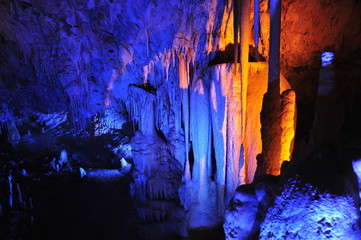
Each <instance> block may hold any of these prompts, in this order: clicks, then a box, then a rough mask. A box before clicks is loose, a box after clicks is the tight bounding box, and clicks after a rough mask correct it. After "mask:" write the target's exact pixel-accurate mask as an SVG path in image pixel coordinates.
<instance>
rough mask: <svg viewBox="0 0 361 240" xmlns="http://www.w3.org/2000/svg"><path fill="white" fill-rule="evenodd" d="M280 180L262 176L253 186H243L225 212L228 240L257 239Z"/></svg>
mask: <svg viewBox="0 0 361 240" xmlns="http://www.w3.org/2000/svg"><path fill="white" fill-rule="evenodd" d="M277 181H278V178H277V177H274V176H271V175H269V176H262V178H256V179H255V180H254V182H253V183H252V184H246V185H241V186H239V187H238V188H237V189H236V192H235V194H234V197H233V198H232V200H231V202H230V203H229V205H228V207H227V210H226V212H225V220H224V224H223V228H224V232H225V235H226V239H255V238H257V234H258V231H259V229H260V224H261V223H262V221H263V218H264V217H265V215H266V212H267V209H268V205H269V204H270V202H271V197H272V191H273V189H274V188H275V186H276V184H277Z"/></svg>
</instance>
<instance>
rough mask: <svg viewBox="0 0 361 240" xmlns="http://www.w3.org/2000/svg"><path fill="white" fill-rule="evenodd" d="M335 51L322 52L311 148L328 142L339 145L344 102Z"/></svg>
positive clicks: (332, 145)
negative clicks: (334, 59) (334, 60)
mask: <svg viewBox="0 0 361 240" xmlns="http://www.w3.org/2000/svg"><path fill="white" fill-rule="evenodd" d="M333 57H334V55H333V53H332V52H324V53H323V54H322V67H321V69H320V72H319V83H318V89H317V94H318V95H317V101H316V106H315V120H314V122H313V129H312V133H311V150H313V149H315V148H317V147H319V146H321V145H323V144H328V145H329V146H331V147H334V146H337V145H338V143H339V141H340V137H341V136H340V134H341V127H342V124H343V114H344V113H343V103H342V102H341V101H340V100H339V94H338V90H337V87H336V86H337V82H336V76H335V68H334V64H333Z"/></svg>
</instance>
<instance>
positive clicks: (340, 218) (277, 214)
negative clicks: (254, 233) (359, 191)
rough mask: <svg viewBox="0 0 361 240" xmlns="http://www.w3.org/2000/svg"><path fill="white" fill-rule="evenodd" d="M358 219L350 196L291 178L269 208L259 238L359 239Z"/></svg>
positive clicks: (357, 212)
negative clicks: (324, 190) (329, 191)
mask: <svg viewBox="0 0 361 240" xmlns="http://www.w3.org/2000/svg"><path fill="white" fill-rule="evenodd" d="M358 219H359V211H358V208H357V207H356V206H355V203H354V201H353V199H352V197H351V196H350V195H345V196H342V195H338V194H332V193H328V192H323V191H320V190H319V189H318V188H317V187H315V186H313V185H311V184H307V183H304V182H303V181H302V180H300V179H298V178H296V179H292V178H291V179H290V180H289V182H288V183H287V184H286V185H285V186H284V190H283V191H282V193H281V194H279V195H277V196H276V198H275V200H274V205H273V206H272V207H270V208H269V210H268V212H267V215H266V218H265V219H264V222H263V223H262V224H261V233H260V239H360V234H361V230H360V227H359V225H358Z"/></svg>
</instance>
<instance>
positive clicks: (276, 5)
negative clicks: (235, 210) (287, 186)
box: [257, 0, 282, 175]
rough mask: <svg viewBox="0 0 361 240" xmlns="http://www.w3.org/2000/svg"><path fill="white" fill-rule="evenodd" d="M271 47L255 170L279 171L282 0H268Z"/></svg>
mask: <svg viewBox="0 0 361 240" xmlns="http://www.w3.org/2000/svg"><path fill="white" fill-rule="evenodd" d="M269 6H270V18H271V19H270V27H271V29H270V50H269V57H268V90H267V93H266V94H265V95H264V98H263V106H262V112H261V124H262V128H261V134H262V158H260V159H261V160H260V161H259V166H258V169H257V174H273V175H278V174H279V173H280V167H281V161H280V154H281V132H282V131H281V124H280V123H281V122H280V121H281V97H280V31H281V0H270V2H269Z"/></svg>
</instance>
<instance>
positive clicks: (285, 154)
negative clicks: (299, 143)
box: [280, 89, 297, 164]
mask: <svg viewBox="0 0 361 240" xmlns="http://www.w3.org/2000/svg"><path fill="white" fill-rule="evenodd" d="M281 109H282V112H281V129H282V135H281V156H280V164H282V161H289V160H291V154H292V152H293V143H294V137H295V130H296V118H297V112H296V94H295V91H294V90H292V89H289V90H286V91H284V92H283V93H282V107H281Z"/></svg>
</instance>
